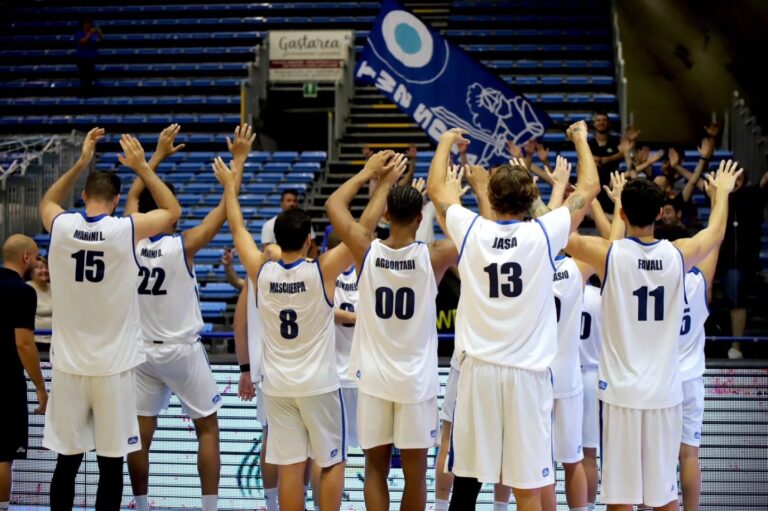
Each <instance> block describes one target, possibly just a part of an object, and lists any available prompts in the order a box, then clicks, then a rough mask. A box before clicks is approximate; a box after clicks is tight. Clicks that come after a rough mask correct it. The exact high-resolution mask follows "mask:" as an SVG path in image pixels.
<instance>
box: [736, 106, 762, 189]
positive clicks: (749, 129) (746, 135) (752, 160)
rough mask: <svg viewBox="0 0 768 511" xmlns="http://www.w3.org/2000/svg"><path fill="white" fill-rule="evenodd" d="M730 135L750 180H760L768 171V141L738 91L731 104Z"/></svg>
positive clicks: (738, 158) (737, 155)
mask: <svg viewBox="0 0 768 511" xmlns="http://www.w3.org/2000/svg"><path fill="white" fill-rule="evenodd" d="M728 133H729V135H730V147H731V150H732V151H733V154H734V156H735V158H736V160H738V162H739V163H740V164H741V165H740V166H741V167H743V168H744V170H745V172H747V176H748V179H749V180H751V181H752V182H755V181H757V180H759V179H760V177H761V176H762V175H763V173H765V171H766V170H768V140H767V139H766V137H765V136H764V135H763V131H762V129H760V126H758V124H757V118H755V116H754V115H752V113H751V112H750V111H749V108H747V106H746V104H745V102H744V99H743V98H741V97H740V96H739V93H738V92H737V91H734V93H733V100H732V102H731V111H730V115H729V116H728Z"/></svg>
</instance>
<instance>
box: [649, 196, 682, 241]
mask: <svg viewBox="0 0 768 511" xmlns="http://www.w3.org/2000/svg"><path fill="white" fill-rule="evenodd" d="M677 196H678V197H679V196H680V195H679V194H678V195H677ZM679 205H680V202H679V201H676V200H675V199H667V200H665V201H664V206H663V207H662V208H661V221H660V222H657V223H656V229H655V230H654V232H655V233H656V237H657V238H658V239H662V240H669V241H675V240H677V239H680V238H687V237H688V229H687V228H686V227H685V224H684V223H683V221H682V218H683V212H682V210H681V209H680V207H679Z"/></svg>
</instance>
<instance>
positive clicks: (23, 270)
mask: <svg viewBox="0 0 768 511" xmlns="http://www.w3.org/2000/svg"><path fill="white" fill-rule="evenodd" d="M36 264H37V243H35V240H33V239H32V238H30V237H29V236H25V235H23V234H12V235H10V236H9V237H8V239H7V240H5V243H3V266H5V267H6V268H9V269H11V270H16V271H17V272H19V273H20V274H21V275H22V276H23V277H27V276H28V275H29V274H30V273H31V272H32V270H33V269H34V268H35V265H36Z"/></svg>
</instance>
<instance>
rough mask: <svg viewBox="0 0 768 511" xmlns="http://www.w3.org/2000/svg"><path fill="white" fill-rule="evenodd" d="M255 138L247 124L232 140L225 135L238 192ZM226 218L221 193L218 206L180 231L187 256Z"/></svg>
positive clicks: (201, 246)
mask: <svg viewBox="0 0 768 511" xmlns="http://www.w3.org/2000/svg"><path fill="white" fill-rule="evenodd" d="M255 139H256V135H254V134H253V133H252V130H251V127H250V126H248V125H247V124H243V125H242V126H238V127H237V128H235V136H234V142H233V141H231V140H229V137H227V147H228V148H229V152H230V153H232V164H231V165H232V170H233V171H234V173H235V189H236V191H237V193H240V185H241V184H242V182H243V168H244V165H245V160H246V158H248V154H249V153H250V152H251V144H253V141H254V140H255ZM226 220H227V208H226V204H225V202H224V196H223V195H222V197H221V200H220V201H219V204H218V206H216V207H215V208H213V209H212V210H211V211H209V212H208V214H207V215H205V218H204V219H203V221H202V222H200V223H199V224H198V225H196V226H195V227H193V228H191V229H188V230H186V231H184V232H183V233H182V236H184V246H185V248H186V250H187V258H188V259H189V260H190V264H191V261H192V259H194V257H195V254H197V252H198V251H199V250H200V249H201V248H203V247H205V246H206V245H208V243H210V242H211V240H212V239H213V237H214V236H216V234H217V233H218V232H219V231H220V230H221V226H222V225H224V222H226Z"/></svg>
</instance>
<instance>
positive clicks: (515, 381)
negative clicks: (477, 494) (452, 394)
mask: <svg viewBox="0 0 768 511" xmlns="http://www.w3.org/2000/svg"><path fill="white" fill-rule="evenodd" d="M448 468H449V470H450V471H451V472H453V473H454V474H455V475H457V476H460V477H474V478H476V479H478V480H479V481H481V482H483V483H499V482H500V483H502V484H504V485H506V486H511V487H512V488H520V489H531V488H541V487H543V486H548V485H550V484H554V482H555V471H554V467H553V464H552V380H551V379H550V372H549V370H543V371H528V370H525V369H519V368H514V367H505V366H500V365H496V364H489V363H486V362H481V361H479V360H476V359H473V358H470V357H467V359H466V360H465V361H464V363H463V364H462V367H461V379H460V380H459V393H458V397H457V400H456V414H455V415H454V422H453V434H452V437H451V451H450V453H449V456H448Z"/></svg>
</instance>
